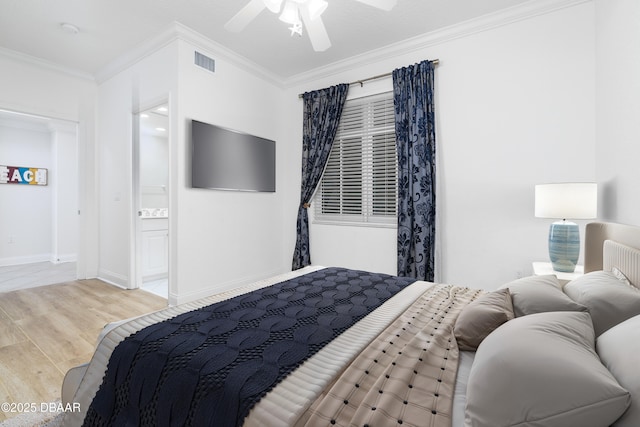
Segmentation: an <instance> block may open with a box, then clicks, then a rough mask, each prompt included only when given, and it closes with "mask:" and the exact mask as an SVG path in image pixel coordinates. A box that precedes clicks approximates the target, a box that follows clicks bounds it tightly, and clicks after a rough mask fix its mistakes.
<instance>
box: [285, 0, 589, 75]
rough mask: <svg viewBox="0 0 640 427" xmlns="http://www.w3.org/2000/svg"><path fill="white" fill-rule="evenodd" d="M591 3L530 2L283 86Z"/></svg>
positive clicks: (331, 66)
mask: <svg viewBox="0 0 640 427" xmlns="http://www.w3.org/2000/svg"><path fill="white" fill-rule="evenodd" d="M593 1H594V0H530V1H528V2H526V3H523V4H521V5H517V6H513V7H510V8H507V9H502V10H500V11H497V12H493V13H489V14H486V15H483V16H480V17H478V18H473V19H470V20H468V21H464V22H461V23H458V24H454V25H451V26H448V27H445V28H442V29H439V30H435V31H432V32H429V33H425V34H422V35H420V36H416V37H413V38H409V39H406V40H402V41H400V42H397V43H393V44H390V45H387V46H384V47H382V48H380V49H375V50H372V51H369V52H366V53H364V54H361V55H355V56H352V57H350V58H349V59H347V60H344V61H337V62H334V63H332V64H328V65H326V66H323V67H319V68H316V69H314V70H312V71H309V72H305V73H300V74H297V75H295V76H292V77H290V78H287V79H285V80H284V81H283V85H284V86H285V87H292V86H296V85H302V84H305V83H309V82H311V81H314V80H317V79H320V78H326V77H327V76H331V75H335V74H339V73H342V72H345V71H349V70H352V69H353V68H355V67H361V66H363V65H369V64H374V63H377V62H380V61H383V60H388V59H389V58H394V57H399V56H402V55H406V54H407V53H411V52H416V51H421V50H424V49H427V48H429V47H432V46H437V45H439V44H442V43H446V42H449V41H451V40H455V39H459V38H462V37H467V36H470V35H473V34H478V33H482V32H484V31H488V30H492V29H495V28H498V27H502V26H505V25H508V24H512V23H514V22H518V21H523V20H526V19H530V18H533V17H536V16H540V15H545V14H548V13H551V12H555V11H557V10H561V9H566V8H569V7H573V6H577V5H580V4H583V3H593ZM439 59H440V61H446V58H439Z"/></svg>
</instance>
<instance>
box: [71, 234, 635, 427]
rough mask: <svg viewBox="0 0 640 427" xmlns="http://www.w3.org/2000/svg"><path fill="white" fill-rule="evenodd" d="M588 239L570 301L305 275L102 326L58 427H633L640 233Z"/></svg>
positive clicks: (555, 286)
mask: <svg viewBox="0 0 640 427" xmlns="http://www.w3.org/2000/svg"><path fill="white" fill-rule="evenodd" d="M585 234H586V236H585V272H586V274H585V275H583V276H581V277H579V278H578V279H575V280H574V281H571V282H569V283H567V284H565V285H564V287H563V286H562V285H560V283H559V282H558V280H557V278H556V277H555V276H531V277H525V278H522V279H518V280H515V281H513V282H510V283H506V284H504V285H503V286H501V287H500V288H499V289H497V290H495V291H491V292H489V291H483V290H478V289H470V288H466V287H460V286H453V285H446V284H435V283H428V282H422V281H416V282H414V281H411V280H407V279H406V278H395V277H393V276H387V275H381V274H376V273H370V272H361V271H354V270H347V269H339V268H324V267H319V266H312V267H306V268H304V269H302V270H298V271H296V272H291V273H287V274H284V275H280V276H277V277H274V278H271V279H268V280H264V281H260V282H257V283H254V284H252V285H250V286H247V287H244V288H241V289H236V290H233V291H229V292H225V293H223V294H219V295H215V296H212V297H209V298H205V299H202V300H198V301H196V302H193V303H189V304H184V305H180V306H176V307H170V308H167V309H165V310H161V311H159V312H155V313H151V314H149V315H145V316H142V317H138V318H135V319H130V320H127V321H123V322H118V323H116V324H112V325H108V327H107V328H105V330H104V331H103V333H102V334H101V337H100V339H99V345H98V347H97V349H96V352H95V354H94V356H93V358H92V360H91V362H90V363H89V364H87V365H84V366H80V367H77V368H73V369H71V370H70V371H69V372H68V373H67V375H66V376H65V380H64V384H63V392H62V395H63V396H62V397H63V403H65V404H71V405H72V407H79V408H80V411H70V412H68V413H65V415H64V420H63V425H67V426H80V425H118V426H119V425H127V423H128V425H198V426H200V425H215V426H225V425H229V426H231V425H233V426H235V425H244V426H249V427H252V426H278V427H279V426H331V425H339V426H352V425H353V426H367V425H368V426H392V425H402V426H435V427H440V426H443V427H445V426H446V427H448V426H454V427H458V426H474V427H475V426H478V427H480V426H492V427H495V426H514V425H518V426H578V425H580V426H608V425H616V426H621V427H627V426H638V425H640V374H638V371H637V368H636V367H637V366H640V356H639V355H640V289H638V285H639V284H640V250H639V249H638V248H640V228H638V227H632V226H626V225H621V224H610V223H600V222H598V223H590V224H588V225H587V227H586V233H585ZM594 254H595V255H594ZM242 325H245V326H248V328H244V329H243V328H240V326H242ZM265 325H266V326H265ZM246 329H252V330H254V329H255V330H259V333H257V335H256V334H253V333H252V334H249V332H247V330H246ZM231 356H233V357H231ZM74 404H75V405H74Z"/></svg>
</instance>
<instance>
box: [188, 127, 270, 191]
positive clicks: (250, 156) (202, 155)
mask: <svg viewBox="0 0 640 427" xmlns="http://www.w3.org/2000/svg"><path fill="white" fill-rule="evenodd" d="M191 186H192V187H194V188H210V189H216V190H239V191H265V192H275V191H276V143H275V141H271V140H268V139H264V138H260V137H257V136H253V135H249V134H246V133H242V132H238V131H234V130H230V129H225V128H222V127H219V126H215V125H212V124H208V123H203V122H199V121H197V120H192V121H191Z"/></svg>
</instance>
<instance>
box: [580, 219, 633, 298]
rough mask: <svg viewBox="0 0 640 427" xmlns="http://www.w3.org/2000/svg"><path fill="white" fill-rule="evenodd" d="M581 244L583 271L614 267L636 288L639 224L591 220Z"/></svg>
mask: <svg viewBox="0 0 640 427" xmlns="http://www.w3.org/2000/svg"><path fill="white" fill-rule="evenodd" d="M584 245H585V253H584V272H585V273H588V272H590V271H596V270H603V269H604V270H611V269H612V268H613V267H616V268H618V269H619V270H620V271H622V272H623V273H624V274H625V276H627V278H628V279H629V281H630V282H631V283H633V284H634V285H635V286H639V287H640V227H638V226H633V225H625V224H616V223H607V222H592V223H589V224H587V227H586V231H585V240H584Z"/></svg>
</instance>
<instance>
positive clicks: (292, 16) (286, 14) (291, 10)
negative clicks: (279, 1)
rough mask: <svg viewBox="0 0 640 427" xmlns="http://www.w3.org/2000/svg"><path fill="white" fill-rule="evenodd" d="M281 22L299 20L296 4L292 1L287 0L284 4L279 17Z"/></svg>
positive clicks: (288, 22)
mask: <svg viewBox="0 0 640 427" xmlns="http://www.w3.org/2000/svg"><path fill="white" fill-rule="evenodd" d="M279 19H280V20H281V21H282V22H286V23H287V24H291V25H294V24H298V23H299V22H300V14H299V13H298V5H297V4H295V3H294V2H291V1H287V2H286V3H285V4H284V9H282V13H281V14H280V18H279Z"/></svg>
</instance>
